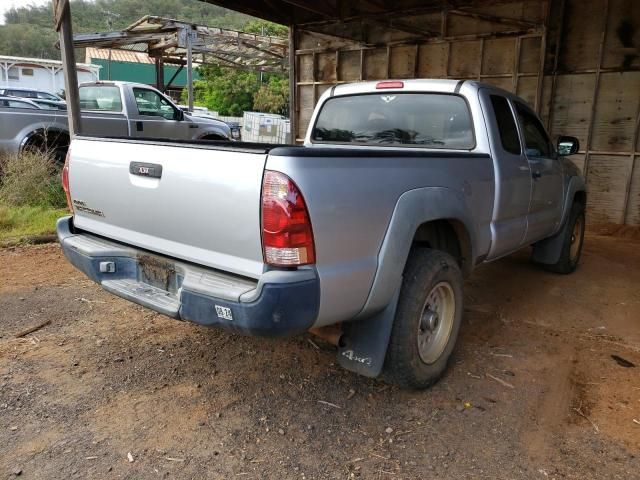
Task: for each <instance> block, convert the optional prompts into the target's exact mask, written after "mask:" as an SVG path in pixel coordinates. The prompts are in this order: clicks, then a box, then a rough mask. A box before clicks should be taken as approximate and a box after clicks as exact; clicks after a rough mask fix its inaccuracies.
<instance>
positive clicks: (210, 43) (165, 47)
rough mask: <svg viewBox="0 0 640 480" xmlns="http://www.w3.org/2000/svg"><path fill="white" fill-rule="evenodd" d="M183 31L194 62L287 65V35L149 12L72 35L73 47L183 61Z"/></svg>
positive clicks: (244, 66)
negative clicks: (115, 27)
mask: <svg viewBox="0 0 640 480" xmlns="http://www.w3.org/2000/svg"><path fill="white" fill-rule="evenodd" d="M187 34H190V35H191V38H192V48H193V59H194V62H199V63H214V64H219V65H221V66H228V67H233V68H240V69H246V70H258V71H282V70H284V69H286V68H287V65H288V64H287V60H288V56H287V52H288V48H289V43H288V40H287V39H284V38H279V37H269V36H264V35H255V34H252V33H245V32H238V31H235V30H227V29H222V28H216V27H207V26H204V25H196V24H192V23H187V22H182V21H178V20H174V19H171V18H163V17H156V16H150V15H147V16H145V17H143V18H141V19H140V20H138V21H137V22H135V23H133V24H132V25H130V26H129V27H127V28H126V29H124V30H121V31H115V32H103V33H81V34H77V35H74V37H73V41H74V45H75V46H76V47H77V48H88V47H99V48H106V49H113V51H115V50H124V51H127V52H129V53H131V54H134V53H142V54H145V55H148V56H149V57H152V58H156V57H160V58H163V60H164V61H165V63H177V64H184V62H185V57H186V56H187ZM112 54H113V53H112ZM140 58H142V57H140Z"/></svg>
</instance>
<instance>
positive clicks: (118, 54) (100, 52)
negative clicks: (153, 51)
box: [85, 47, 155, 64]
mask: <svg viewBox="0 0 640 480" xmlns="http://www.w3.org/2000/svg"><path fill="white" fill-rule="evenodd" d="M93 59H96V60H109V49H108V48H94V47H88V48H87V50H86V54H85V62H87V63H91V60H93ZM111 60H112V61H114V62H131V63H145V64H154V63H155V61H154V60H153V58H151V57H149V55H147V54H146V53H143V52H132V51H131V50H114V49H112V50H111Z"/></svg>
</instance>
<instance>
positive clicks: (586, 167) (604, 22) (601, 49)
mask: <svg viewBox="0 0 640 480" xmlns="http://www.w3.org/2000/svg"><path fill="white" fill-rule="evenodd" d="M603 8H604V12H603V14H602V20H601V21H602V26H601V29H600V31H601V32H602V33H601V34H600V46H599V48H598V63H597V64H596V82H595V85H594V87H593V95H592V101H591V115H590V116H589V129H588V130H587V144H586V150H587V155H586V156H585V157H584V174H585V177H586V176H587V175H589V150H591V147H592V146H591V142H592V139H593V124H594V123H595V114H596V103H597V101H598V94H599V93H600V69H601V68H602V58H603V56H604V40H605V38H606V36H607V16H608V14H609V0H604V6H603Z"/></svg>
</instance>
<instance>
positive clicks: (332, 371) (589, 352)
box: [0, 235, 640, 480]
mask: <svg viewBox="0 0 640 480" xmlns="http://www.w3.org/2000/svg"><path fill="white" fill-rule="evenodd" d="M0 271H1V272H2V275H1V279H0V479H1V478H15V477H16V476H17V474H19V478H25V479H58V478H82V479H100V478H126V479H156V478H177V479H203V478H212V479H236V478H237V479H250V478H254V479H294V478H295V479H325V478H326V479H342V478H343V479H349V478H363V479H415V478H437V479H456V480H458V479H481V478H482V479H484V478H486V479H543V480H544V479H554V478H555V479H581V480H582V479H624V480H627V479H640V243H638V242H637V241H636V240H633V239H631V240H630V239H624V240H623V239H620V238H615V237H605V236H595V235H591V236H589V237H588V238H587V239H586V244H585V251H584V256H583V262H582V265H581V267H580V268H579V270H578V272H576V273H575V274H574V275H570V276H558V275H554V274H550V273H546V272H544V271H542V270H540V269H539V268H537V267H536V266H534V265H532V264H531V263H529V261H528V252H522V253H519V254H516V255H513V256H511V257H508V258H506V259H503V260H500V261H498V262H496V263H494V264H491V265H488V266H485V267H482V268H480V269H478V270H477V271H476V272H475V273H474V274H473V276H472V277H471V278H470V279H469V280H468V282H467V285H466V310H465V314H464V324H463V327H462V333H461V338H460V340H459V343H458V348H457V352H456V354H455V359H454V361H453V362H452V365H451V368H450V369H449V372H448V374H447V375H446V376H445V378H443V379H442V380H441V381H440V382H439V383H438V384H437V385H435V386H434V387H433V388H431V389H430V390H427V391H424V392H408V391H402V390H399V389H397V388H395V387H391V386H388V385H385V384H384V383H381V382H379V381H375V380H371V379H366V378H362V377H358V376H356V375H354V374H351V373H349V372H346V371H344V370H342V369H340V367H338V366H337V364H336V358H335V351H334V349H333V347H331V346H329V345H327V344H324V343H322V342H321V341H319V340H317V339H312V338H311V337H300V338H293V339H288V340H267V339H260V338H247V337H240V336H235V335H231V334H229V333H227V332H224V331H220V330H212V329H206V328H203V327H198V326H195V325H191V324H186V323H181V322H177V321H175V320H170V319H168V318H164V317H162V316H160V315H157V314H155V313H153V312H150V311H148V310H145V309H143V308H141V307H138V306H135V305H132V304H130V303H128V302H126V301H124V300H120V299H118V298H115V297H112V296H111V295H109V294H107V293H106V292H103V291H102V290H101V289H100V288H99V287H97V286H96V285H95V284H93V283H91V282H90V281H89V280H87V279H86V278H85V277H84V276H83V275H82V274H80V273H79V272H77V271H75V270H74V269H73V268H72V267H70V266H69V265H68V264H67V262H66V261H65V260H64V258H63V257H62V255H61V254H60V251H59V249H58V247H57V246H56V245H45V246H35V247H22V248H15V249H3V250H0ZM47 319H50V320H51V323H50V324H49V325H47V326H45V327H44V328H42V329H41V330H39V331H37V332H35V333H33V334H30V335H27V336H26V337H24V338H15V334H16V333H17V332H20V331H22V330H24V329H25V328H27V327H29V326H32V325H37V324H39V323H40V322H42V321H44V320H47ZM312 342H313V343H312ZM612 355H614V356H615V355H617V356H618V357H621V359H619V360H618V361H616V360H615V359H614V358H613V357H612ZM625 360H626V361H627V362H631V363H632V364H634V365H635V367H632V366H630V363H625ZM619 362H620V363H619ZM623 365H625V366H623Z"/></svg>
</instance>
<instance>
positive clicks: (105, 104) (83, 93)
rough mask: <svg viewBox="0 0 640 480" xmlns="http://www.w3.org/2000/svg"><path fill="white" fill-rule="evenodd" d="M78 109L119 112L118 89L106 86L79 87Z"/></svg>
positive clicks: (120, 105) (120, 106) (120, 104)
mask: <svg viewBox="0 0 640 480" xmlns="http://www.w3.org/2000/svg"><path fill="white" fill-rule="evenodd" d="M80 108H81V109H82V110H97V111H101V112H121V111H122V99H121V98H120V89H119V88H118V87H112V86H106V85H101V86H99V87H98V86H91V85H87V86H86V87H80Z"/></svg>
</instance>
